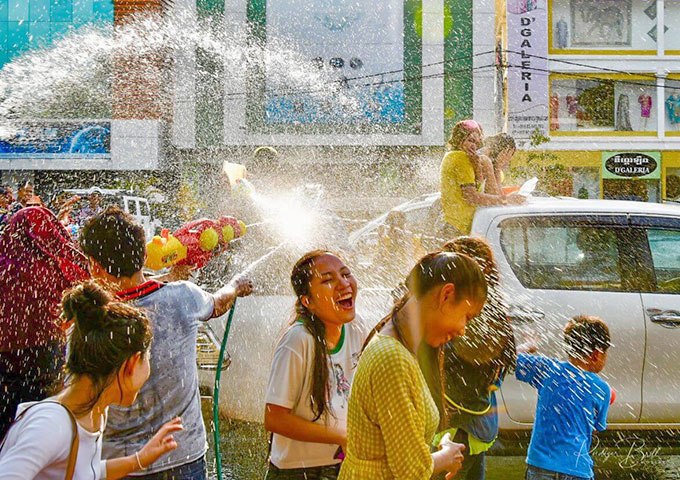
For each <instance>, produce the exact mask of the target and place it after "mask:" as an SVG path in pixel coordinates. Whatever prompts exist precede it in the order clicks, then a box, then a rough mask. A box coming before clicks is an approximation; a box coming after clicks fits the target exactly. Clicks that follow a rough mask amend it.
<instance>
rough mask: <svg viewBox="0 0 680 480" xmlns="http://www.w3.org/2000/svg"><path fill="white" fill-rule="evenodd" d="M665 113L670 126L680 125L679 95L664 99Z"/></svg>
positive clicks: (675, 94)
mask: <svg viewBox="0 0 680 480" xmlns="http://www.w3.org/2000/svg"><path fill="white" fill-rule="evenodd" d="M666 113H667V114H668V120H670V122H671V125H676V124H678V123H680V94H677V93H674V94H672V95H670V96H669V97H668V98H667V99H666Z"/></svg>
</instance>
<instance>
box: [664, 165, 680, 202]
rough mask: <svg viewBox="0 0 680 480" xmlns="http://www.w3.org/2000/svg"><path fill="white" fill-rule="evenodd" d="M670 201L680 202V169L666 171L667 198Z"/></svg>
mask: <svg viewBox="0 0 680 480" xmlns="http://www.w3.org/2000/svg"><path fill="white" fill-rule="evenodd" d="M665 198H667V199H668V200H675V201H680V168H667V169H666V197H665Z"/></svg>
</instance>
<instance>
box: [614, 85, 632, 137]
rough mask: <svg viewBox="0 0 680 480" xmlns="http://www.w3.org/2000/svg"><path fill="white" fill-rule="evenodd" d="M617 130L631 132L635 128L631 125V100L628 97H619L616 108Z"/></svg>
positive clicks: (623, 95)
mask: <svg viewBox="0 0 680 480" xmlns="http://www.w3.org/2000/svg"><path fill="white" fill-rule="evenodd" d="M616 130H619V131H631V130H633V127H632V126H631V125H630V100H629V99H628V95H626V94H623V93H622V94H621V95H619V103H618V105H617V106H616Z"/></svg>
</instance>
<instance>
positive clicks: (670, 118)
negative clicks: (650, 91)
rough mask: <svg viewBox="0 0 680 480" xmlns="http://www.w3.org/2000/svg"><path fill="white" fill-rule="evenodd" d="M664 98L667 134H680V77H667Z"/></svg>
mask: <svg viewBox="0 0 680 480" xmlns="http://www.w3.org/2000/svg"><path fill="white" fill-rule="evenodd" d="M664 98H665V102H664V103H665V104H664V116H665V118H666V120H665V122H666V135H669V136H674V135H680V79H677V78H668V79H666V88H665V92H664Z"/></svg>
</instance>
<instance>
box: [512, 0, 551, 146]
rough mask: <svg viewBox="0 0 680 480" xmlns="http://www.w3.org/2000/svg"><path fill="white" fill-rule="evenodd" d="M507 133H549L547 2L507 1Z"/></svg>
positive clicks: (528, 0) (513, 134) (536, 0)
mask: <svg viewBox="0 0 680 480" xmlns="http://www.w3.org/2000/svg"><path fill="white" fill-rule="evenodd" d="M507 6H508V8H507V10H508V11H507V24H508V52H507V63H508V133H509V134H510V135H512V136H513V137H515V138H520V139H527V138H529V137H530V136H531V132H533V131H534V130H535V129H536V128H538V129H539V130H541V131H543V132H544V133H545V132H547V131H548V90H549V89H548V13H547V0H508V2H507Z"/></svg>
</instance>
